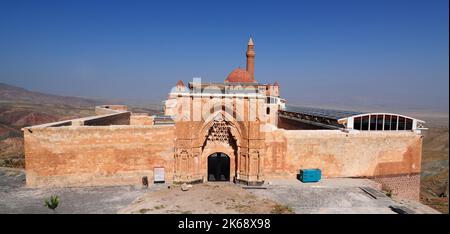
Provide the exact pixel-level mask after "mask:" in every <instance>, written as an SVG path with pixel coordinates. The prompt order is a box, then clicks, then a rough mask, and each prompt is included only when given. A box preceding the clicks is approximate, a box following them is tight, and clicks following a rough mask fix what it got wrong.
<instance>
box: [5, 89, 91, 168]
mask: <svg viewBox="0 0 450 234" xmlns="http://www.w3.org/2000/svg"><path fill="white" fill-rule="evenodd" d="M98 104H100V102H99V101H96V100H90V99H85V98H76V97H63V96H57V95H49V94H43V93H39V92H32V91H28V90H26V89H23V88H18V87H15V86H12V85H8V84H4V83H0V166H9V167H23V137H22V132H21V130H20V129H21V128H22V127H25V126H31V125H37V124H43V123H48V122H53V121H59V120H64V119H71V118H77V117H82V116H89V115H92V114H93V113H94V109H93V106H95V105H98Z"/></svg>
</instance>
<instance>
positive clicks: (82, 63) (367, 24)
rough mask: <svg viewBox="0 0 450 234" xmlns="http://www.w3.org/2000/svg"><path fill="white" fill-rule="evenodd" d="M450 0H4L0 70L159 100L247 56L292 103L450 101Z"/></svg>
mask: <svg viewBox="0 0 450 234" xmlns="http://www.w3.org/2000/svg"><path fill="white" fill-rule="evenodd" d="M448 26H449V25H448V1H444V0H436V1H403V0H398V1H363V2H362V1H339V2H336V1H314V2H306V1H302V2H293V1H287V2H282V3H281V2H279V1H276V2H275V1H273V2H267V1H264V2H261V1H259V2H256V1H254V2H232V1H231V2H230V1H227V2H220V3H215V4H212V3H210V2H206V1H195V2H173V1H169V2H164V3H161V2H159V3H154V2H152V3H150V2H141V1H133V2H129V1H127V2H125V1H77V2H67V1H65V2H62V1H39V2H37V1H10V2H7V1H2V2H1V3H0V51H1V52H0V82H4V83H7V84H11V85H15V86H19V87H22V88H26V89H29V90H32V91H38V92H43V93H50V94H57V95H65V96H81V97H90V98H106V99H108V98H111V99H128V100H133V99H134V100H142V101H145V100H149V101H150V100H152V101H159V100H164V99H165V98H166V96H167V93H168V92H169V91H170V89H171V88H172V86H173V85H175V83H176V82H177V81H178V80H180V79H181V80H183V81H184V82H185V83H187V82H188V81H191V80H192V78H193V77H201V78H202V80H203V81H205V82H222V81H223V80H224V79H225V78H226V77H227V75H228V73H229V72H231V71H232V70H233V69H235V68H236V67H238V66H240V67H245V59H246V58H245V48H246V43H247V40H248V38H249V36H250V35H252V36H253V38H254V41H255V51H256V59H255V79H256V80H257V81H259V82H261V83H273V82H275V81H278V82H279V83H280V92H281V95H282V97H283V98H285V99H287V101H288V104H294V105H304V106H330V107H336V108H341V109H342V107H347V108H346V109H349V108H348V107H350V108H352V107H355V108H352V109H361V108H369V109H385V110H393V109H395V110H399V111H405V110H434V111H439V112H448V108H449V102H448V100H449V99H448V98H449V89H448V87H449V78H448V77H449V67H448V63H449V54H448V51H449V47H448V39H449V37H448Z"/></svg>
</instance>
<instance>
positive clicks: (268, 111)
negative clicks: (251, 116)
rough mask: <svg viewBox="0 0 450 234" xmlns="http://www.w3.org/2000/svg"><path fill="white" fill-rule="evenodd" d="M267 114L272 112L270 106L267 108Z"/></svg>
mask: <svg viewBox="0 0 450 234" xmlns="http://www.w3.org/2000/svg"><path fill="white" fill-rule="evenodd" d="M266 114H268V115H269V114H270V107H267V108H266Z"/></svg>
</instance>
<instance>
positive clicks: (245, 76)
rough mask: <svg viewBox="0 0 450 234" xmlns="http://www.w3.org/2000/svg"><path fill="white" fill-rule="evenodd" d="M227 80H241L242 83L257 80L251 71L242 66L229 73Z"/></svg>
mask: <svg viewBox="0 0 450 234" xmlns="http://www.w3.org/2000/svg"><path fill="white" fill-rule="evenodd" d="M225 82H241V83H252V82H255V81H254V80H253V79H252V76H251V74H250V73H249V72H247V71H246V70H244V69H242V68H236V69H234V70H233V71H232V72H230V74H229V75H228V77H227V79H225Z"/></svg>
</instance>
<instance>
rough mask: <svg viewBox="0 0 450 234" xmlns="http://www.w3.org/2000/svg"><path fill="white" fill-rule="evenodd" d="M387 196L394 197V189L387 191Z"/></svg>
mask: <svg viewBox="0 0 450 234" xmlns="http://www.w3.org/2000/svg"><path fill="white" fill-rule="evenodd" d="M386 196H388V197H390V198H392V190H391V189H389V190H387V191H386Z"/></svg>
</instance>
